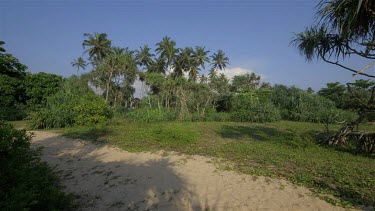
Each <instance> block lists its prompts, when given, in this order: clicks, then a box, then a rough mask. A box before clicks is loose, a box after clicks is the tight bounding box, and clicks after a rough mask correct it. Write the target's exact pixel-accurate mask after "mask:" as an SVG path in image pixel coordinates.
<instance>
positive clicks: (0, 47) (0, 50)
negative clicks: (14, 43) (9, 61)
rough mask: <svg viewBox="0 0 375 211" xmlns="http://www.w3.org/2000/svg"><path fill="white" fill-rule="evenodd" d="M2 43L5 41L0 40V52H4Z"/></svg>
mask: <svg viewBox="0 0 375 211" xmlns="http://www.w3.org/2000/svg"><path fill="white" fill-rule="evenodd" d="M4 44H5V42H4V41H1V40H0V52H5V49H4V48H3V47H2V45H4Z"/></svg>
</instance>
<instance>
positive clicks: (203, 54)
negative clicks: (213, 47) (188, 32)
mask: <svg viewBox="0 0 375 211" xmlns="http://www.w3.org/2000/svg"><path fill="white" fill-rule="evenodd" d="M204 48H205V47H200V46H197V47H195V51H194V53H193V58H194V60H196V62H197V64H198V65H199V66H201V67H202V68H203V69H204V68H205V65H204V64H205V62H210V58H209V57H208V56H207V54H208V53H209V52H210V51H206V50H205V49H204Z"/></svg>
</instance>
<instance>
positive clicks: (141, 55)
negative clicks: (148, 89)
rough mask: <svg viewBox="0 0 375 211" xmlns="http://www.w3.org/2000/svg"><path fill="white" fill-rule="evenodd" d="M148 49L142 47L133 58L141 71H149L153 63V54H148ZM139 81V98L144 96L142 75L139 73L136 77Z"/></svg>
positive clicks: (145, 46)
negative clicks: (140, 84)
mask: <svg viewBox="0 0 375 211" xmlns="http://www.w3.org/2000/svg"><path fill="white" fill-rule="evenodd" d="M150 50H151V49H150V48H149V47H148V45H144V46H143V47H140V50H139V51H136V55H135V58H136V60H137V63H138V65H139V66H141V67H142V68H143V69H147V70H148V69H149V68H150V66H151V65H152V63H153V62H154V61H153V60H152V57H153V56H154V54H152V53H150ZM138 78H139V80H140V81H141V82H142V88H141V89H142V90H141V98H143V96H144V74H141V73H139V75H138Z"/></svg>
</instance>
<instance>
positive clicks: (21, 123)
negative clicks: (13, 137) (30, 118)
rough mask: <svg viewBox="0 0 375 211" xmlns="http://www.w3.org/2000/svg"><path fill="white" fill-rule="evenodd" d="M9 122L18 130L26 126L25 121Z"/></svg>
mask: <svg viewBox="0 0 375 211" xmlns="http://www.w3.org/2000/svg"><path fill="white" fill-rule="evenodd" d="M9 123H10V124H12V125H13V127H14V128H15V129H18V130H20V129H25V128H26V124H27V121H10V122H9Z"/></svg>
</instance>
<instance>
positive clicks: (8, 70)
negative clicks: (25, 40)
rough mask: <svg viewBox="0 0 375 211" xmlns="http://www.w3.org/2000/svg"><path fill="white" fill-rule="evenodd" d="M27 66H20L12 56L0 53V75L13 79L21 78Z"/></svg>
mask: <svg viewBox="0 0 375 211" xmlns="http://www.w3.org/2000/svg"><path fill="white" fill-rule="evenodd" d="M26 70H27V66H26V65H23V64H21V63H20V62H19V61H18V59H17V58H16V57H14V56H13V55H12V54H3V53H0V74H4V75H7V76H9V77H13V78H23V77H24V76H25V74H26V72H25V71H26Z"/></svg>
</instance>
